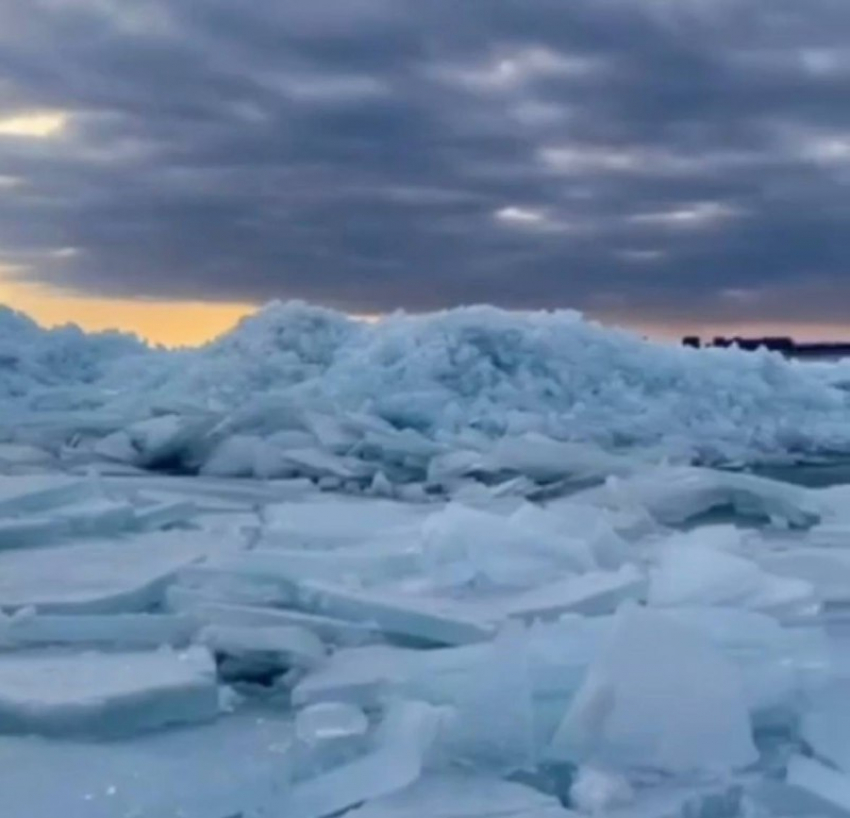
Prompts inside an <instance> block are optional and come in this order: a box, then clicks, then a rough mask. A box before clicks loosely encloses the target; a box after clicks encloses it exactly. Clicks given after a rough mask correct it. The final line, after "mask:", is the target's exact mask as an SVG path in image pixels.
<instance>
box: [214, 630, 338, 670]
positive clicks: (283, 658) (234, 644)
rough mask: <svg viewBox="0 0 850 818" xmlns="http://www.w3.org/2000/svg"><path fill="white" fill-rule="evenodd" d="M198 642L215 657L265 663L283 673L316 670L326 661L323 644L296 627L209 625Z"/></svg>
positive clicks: (309, 633)
mask: <svg viewBox="0 0 850 818" xmlns="http://www.w3.org/2000/svg"><path fill="white" fill-rule="evenodd" d="M198 641H199V642H200V643H201V644H202V645H206V647H208V648H209V649H210V650H211V651H213V653H216V654H226V655H228V656H232V657H235V658H237V659H250V660H255V661H261V662H263V663H267V664H269V665H273V666H274V667H276V668H281V669H287V668H290V667H301V668H305V667H314V666H315V665H317V664H319V663H320V662H321V661H322V659H323V658H324V657H325V646H324V645H323V644H322V640H321V639H319V638H318V637H317V636H316V635H315V634H313V633H311V632H310V631H308V630H306V629H305V628H299V627H296V626H293V625H290V626H272V627H269V626H265V627H244V626H242V627H240V626H238V625H209V626H207V627H206V628H204V629H203V630H202V631H201V632H200V633H199V634H198Z"/></svg>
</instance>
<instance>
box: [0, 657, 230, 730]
mask: <svg viewBox="0 0 850 818" xmlns="http://www.w3.org/2000/svg"><path fill="white" fill-rule="evenodd" d="M217 714H218V688H217V684H216V678H215V666H214V664H213V662H212V658H211V657H210V655H209V654H208V653H207V652H206V651H204V650H202V649H197V648H195V649H192V650H190V651H189V652H186V653H182V654H178V653H174V652H171V651H163V650H161V651H148V652H117V653H95V652H82V653H67V652H58V651H38V652H21V653H15V654H10V655H7V656H0V733H26V734H31V733H32V734H41V735H51V736H67V735H86V736H104V735H105V736H111V735H132V734H133V733H137V732H140V731H143V730H150V729H154V728H158V727H162V726H165V725H169V724H181V723H188V722H197V721H206V720H209V719H212V718H215V716H216V715H217Z"/></svg>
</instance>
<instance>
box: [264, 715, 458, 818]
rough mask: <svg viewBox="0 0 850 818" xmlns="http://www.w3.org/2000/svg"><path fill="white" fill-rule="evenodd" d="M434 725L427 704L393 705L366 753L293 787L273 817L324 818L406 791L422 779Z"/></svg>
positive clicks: (437, 719) (434, 717)
mask: <svg viewBox="0 0 850 818" xmlns="http://www.w3.org/2000/svg"><path fill="white" fill-rule="evenodd" d="M440 721H441V713H440V711H439V710H438V709H436V708H434V707H431V706H430V705H427V704H424V703H422V702H409V701H401V702H396V703H394V704H393V705H391V706H390V707H389V709H388V711H387V714H386V716H385V717H384V720H383V722H382V723H381V725H380V726H379V728H378V731H377V734H376V736H375V742H374V746H373V748H372V749H371V751H370V752H368V753H367V754H366V755H364V756H363V757H362V758H358V759H357V760H355V761H352V762H350V763H348V764H343V765H341V766H339V767H336V768H334V769H332V770H330V771H328V772H325V773H323V774H321V775H318V776H317V777H315V778H312V779H308V780H306V781H302V782H299V783H297V784H295V785H294V786H293V787H292V789H291V790H290V793H289V797H288V798H286V799H285V803H284V805H283V808H282V811H281V812H280V813H279V814H280V815H285V816H286V818H326V816H330V815H335V814H336V813H339V812H342V811H344V810H346V809H349V808H350V807H353V806H356V805H358V804H361V803H363V802H367V803H368V802H369V801H372V800H374V799H376V798H381V797H383V796H387V795H390V794H392V793H394V792H398V791H399V790H403V789H404V788H405V787H409V786H410V785H411V784H413V783H414V782H415V781H417V780H418V778H419V777H420V775H421V774H422V770H423V768H424V766H425V763H426V760H427V757H428V753H429V751H430V749H431V747H432V745H433V743H434V741H435V740H436V738H437V733H438V730H439V726H440Z"/></svg>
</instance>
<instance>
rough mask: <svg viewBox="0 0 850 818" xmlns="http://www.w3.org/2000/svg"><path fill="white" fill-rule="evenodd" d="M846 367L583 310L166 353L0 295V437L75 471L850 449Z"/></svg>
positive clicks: (398, 480) (343, 477)
mask: <svg viewBox="0 0 850 818" xmlns="http://www.w3.org/2000/svg"><path fill="white" fill-rule="evenodd" d="M846 372H847V367H846V366H844V365H841V364H833V365H829V364H826V365H824V364H820V365H812V364H798V363H794V362H789V361H786V360H784V359H782V358H781V357H779V356H778V355H776V354H767V353H765V354H759V353H756V354H753V353H744V352H739V351H737V350H692V349H686V348H682V347H676V346H674V345H661V344H652V343H648V342H645V341H643V340H641V339H639V338H638V337H636V336H633V335H631V334H628V333H625V332H619V331H613V330H609V329H605V328H603V327H600V326H598V325H596V324H593V323H590V322H587V321H585V320H583V319H582V318H581V316H580V315H579V314H577V313H572V312H553V313H509V312H505V311H501V310H497V309H495V308H491V307H474V308H466V309H458V310H452V311H448V312H444V313H438V314H434V315H428V316H419V317H412V316H405V315H395V316H390V317H388V318H385V319H384V320H382V321H380V322H378V323H375V324H367V323H364V322H361V321H355V320H352V319H351V318H348V317H346V316H345V315H343V314H341V313H336V312H333V311H330V310H324V309H320V308H316V307H310V306H307V305H304V304H301V303H288V304H272V305H269V306H268V307H266V308H265V309H264V310H262V311H260V312H259V313H258V314H256V315H255V316H253V317H251V318H249V319H246V320H245V321H243V322H242V323H241V324H240V325H239V326H238V327H237V328H235V329H234V330H233V331H232V332H230V333H228V334H226V335H224V336H223V337H221V338H220V339H218V340H217V341H215V342H213V343H212V344H209V345H207V346H206V347H202V348H200V349H195V350H182V351H172V352H166V351H163V350H153V349H149V348H147V347H145V346H143V345H142V344H141V343H139V342H137V341H134V340H133V339H132V338H128V337H126V336H121V335H117V334H112V335H93V336H86V335H84V334H83V333H81V332H79V331H78V330H73V329H62V330H53V331H50V332H45V331H43V330H41V329H39V328H38V327H37V326H35V325H34V324H32V322H30V321H29V320H28V319H26V318H25V317H23V316H21V315H18V314H15V313H11V312H10V311H8V310H5V311H0V405H2V410H3V411H2V413H0V441H4V440H5V441H7V442H10V443H19V444H24V445H29V444H32V445H35V446H36V447H37V448H38V449H39V450H41V451H45V452H47V454H48V455H50V457H52V458H54V459H58V460H60V461H61V462H62V464H63V466H64V467H67V468H72V467H74V466H81V465H86V464H89V463H91V462H93V461H101V462H103V463H111V464H113V467H114V469H118V468H119V467H123V468H124V469H125V470H128V469H130V468H133V467H142V468H155V469H165V470H169V471H172V472H183V473H198V472H200V473H201V474H205V475H210V476H221V477H231V476H234V477H235V476H255V477H260V478H287V477H297V476H309V477H311V478H316V479H320V478H321V479H324V481H325V482H326V484H327V487H332V486H333V487H342V488H345V489H347V490H354V491H361V490H362V489H363V488H365V487H367V486H368V485H369V484H371V483H374V484H375V485H374V488H375V490H376V491H383V492H385V493H386V491H387V487H388V485H389V486H397V485H403V486H408V487H409V486H410V485H420V486H422V485H440V484H442V483H443V482H445V480H446V479H449V478H455V477H459V478H463V477H466V476H467V475H469V474H479V475H481V474H492V473H500V472H510V473H514V474H517V475H524V476H526V477H529V478H530V479H532V480H539V479H540V478H545V479H547V480H549V479H550V478H563V477H564V476H565V470H567V471H568V469H567V468H566V467H565V465H564V464H565V462H566V461H570V468H571V469H572V471H573V472H574V476H581V473H582V472H589V473H590V475H591V476H595V475H596V473H597V472H600V470H601V472H603V473H604V472H608V471H610V470H611V469H616V468H618V466H617V465H616V464H613V463H611V462H609V461H608V460H605V459H604V458H602V460H601V461H600V456H601V455H603V454H605V453H608V454H622V453H623V452H624V451H628V452H629V453H630V454H632V455H638V456H639V457H640V458H642V459H643V460H644V461H648V462H659V461H660V460H662V459H665V458H666V459H667V460H668V461H669V462H677V463H689V462H690V463H701V464H728V463H741V462H745V463H746V462H753V461H763V462H767V461H774V460H776V459H800V458H812V457H818V456H822V455H835V454H837V453H838V454H850V424H848V423H847V422H846V420H847V415H848V409H850V389H848V386H850V382H849V381H848V379H847V377H846ZM555 441H557V443H555ZM529 449H533V450H534V453H533V454H528V452H529ZM546 451H548V452H550V456H549V457H548V458H546V457H545V456H544V455H543V454H542V452H546ZM621 465H622V464H621ZM411 490H412V489H411Z"/></svg>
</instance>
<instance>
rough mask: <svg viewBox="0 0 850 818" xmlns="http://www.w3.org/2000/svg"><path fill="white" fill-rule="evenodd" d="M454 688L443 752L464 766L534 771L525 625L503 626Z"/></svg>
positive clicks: (495, 770) (502, 772)
mask: <svg viewBox="0 0 850 818" xmlns="http://www.w3.org/2000/svg"><path fill="white" fill-rule="evenodd" d="M453 687H454V689H452V690H450V695H449V702H450V704H451V710H450V713H449V714H448V716H447V718H446V721H445V724H444V730H443V736H442V741H441V746H442V749H443V751H444V752H446V753H447V754H448V756H449V757H451V758H452V760H453V761H456V762H458V763H459V764H461V765H463V766H472V767H475V768H478V769H482V770H488V771H491V772H493V773H495V774H496V775H501V776H506V775H510V774H512V773H516V772H521V771H532V770H534V769H535V767H536V764H537V747H536V744H535V724H534V708H533V695H534V686H533V679H532V675H531V659H530V657H529V653H528V645H527V634H526V632H525V629H524V628H523V627H522V626H521V625H519V624H518V623H510V624H509V625H507V626H506V627H505V628H504V629H503V630H502V631H501V632H500V633H499V634H498V636H496V638H495V639H494V640H493V641H492V642H491V643H489V644H488V646H487V650H486V651H484V656H483V657H482V659H481V660H480V661H478V662H476V663H475V664H474V665H473V667H472V669H471V672H469V673H468V674H464V675H461V676H460V677H459V678H458V679H457V681H456V683H455V685H454V686H453Z"/></svg>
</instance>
